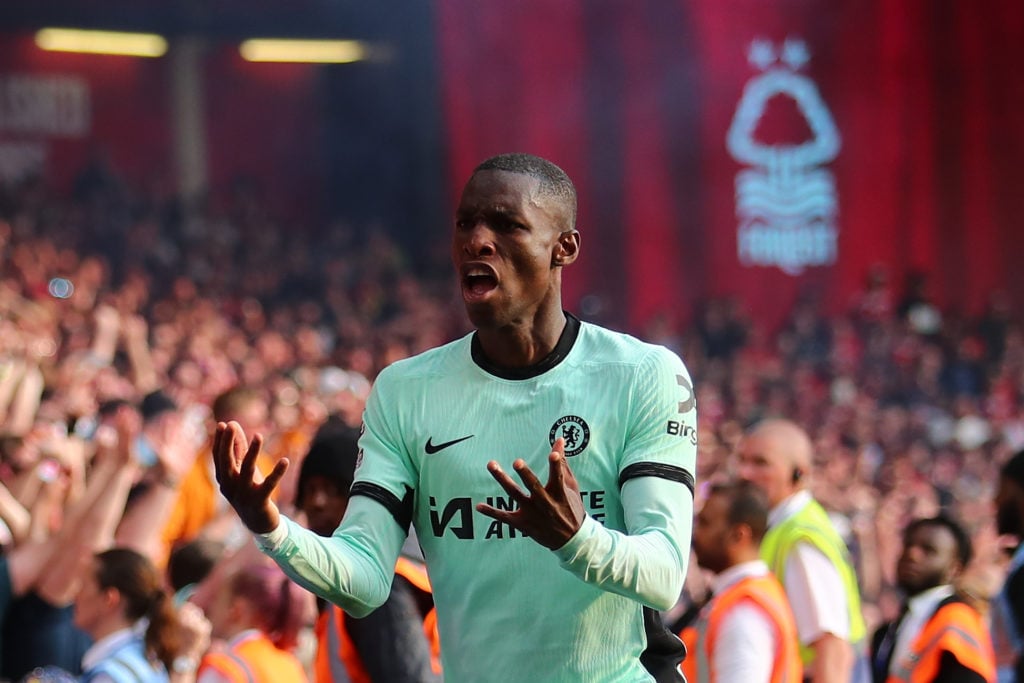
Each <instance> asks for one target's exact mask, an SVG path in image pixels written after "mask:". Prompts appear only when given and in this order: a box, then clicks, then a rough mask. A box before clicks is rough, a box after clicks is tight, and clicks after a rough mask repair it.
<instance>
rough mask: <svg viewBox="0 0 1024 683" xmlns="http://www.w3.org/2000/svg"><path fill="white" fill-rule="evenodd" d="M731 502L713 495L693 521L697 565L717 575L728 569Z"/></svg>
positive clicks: (694, 550)
mask: <svg viewBox="0 0 1024 683" xmlns="http://www.w3.org/2000/svg"><path fill="white" fill-rule="evenodd" d="M728 535H729V501H728V500H727V499H726V497H725V496H722V495H716V494H712V495H711V496H709V497H708V499H707V500H706V501H704V505H703V506H701V509H700V512H698V513H697V516H696V517H695V518H694V520H693V552H694V554H695V555H696V556H697V563H698V564H699V565H700V566H702V567H704V568H705V569H708V570H710V571H713V572H715V573H718V572H721V571H722V570H724V569H727V568H728V558H727V557H726V554H725V548H726V544H727V543H728Z"/></svg>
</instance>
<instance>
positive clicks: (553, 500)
mask: <svg viewBox="0 0 1024 683" xmlns="http://www.w3.org/2000/svg"><path fill="white" fill-rule="evenodd" d="M512 469H514V470H515V471H516V474H518V475H519V478H520V479H521V480H522V482H523V485H524V486H526V491H523V490H522V489H521V488H519V486H518V485H517V484H516V483H515V482H514V481H512V478H511V477H510V476H509V475H508V474H506V473H505V471H504V470H502V469H501V466H500V465H499V464H498V463H497V462H495V461H494V460H491V461H490V462H489V463H487V470H488V471H489V472H490V473H491V476H492V477H494V479H495V480H496V481H497V482H498V483H499V484H501V488H503V489H505V493H507V494H508V495H509V496H511V497H512V500H514V501H515V502H516V505H517V509H515V510H499V509H497V508H494V507H491V506H490V505H487V504H486V503H478V504H477V506H476V509H477V511H478V512H480V513H482V514H485V515H487V516H488V517H493V518H494V519H496V520H498V521H499V522H504V523H505V524H508V525H510V526H512V527H513V528H515V529H518V530H519V531H522V532H523V533H525V534H526V535H528V536H530V537H531V538H533V540H535V541H537V542H538V543H540V544H541V545H543V546H545V547H547V548H551V549H552V550H556V549H558V548H561V547H562V546H563V545H565V543H566V542H567V541H568V540H569V539H570V538H572V537H573V535H574V534H575V533H576V532H577V531H579V529H580V526H581V525H582V524H583V519H584V517H586V514H587V513H586V511H585V510H584V509H583V499H582V498H581V497H580V486H579V483H577V481H576V476H575V475H573V473H572V470H571V469H569V463H568V462H566V459H565V441H564V440H563V439H557V440H556V441H555V445H554V447H553V448H552V450H551V454H550V455H548V483H547V485H543V484H541V483H540V479H538V478H537V475H536V474H534V473H533V471H532V470H531V469H530V468H529V467H527V466H526V462H525V461H524V460H523V459H522V458H519V459H517V460H516V461H515V462H513V463H512Z"/></svg>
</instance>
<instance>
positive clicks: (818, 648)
mask: <svg viewBox="0 0 1024 683" xmlns="http://www.w3.org/2000/svg"><path fill="white" fill-rule="evenodd" d="M812 452H813V446H812V444H811V440H810V438H809V437H808V436H807V433H806V432H805V431H804V430H803V429H802V428H800V427H799V426H797V425H796V424H794V423H792V422H790V421H788V420H778V419H773V420H765V421H763V422H761V423H759V424H757V425H755V427H754V428H753V429H752V430H750V431H749V432H748V433H747V434H746V435H745V437H744V438H743V440H742V441H741V442H740V446H739V450H738V459H739V462H738V464H739V475H740V477H741V478H742V479H743V480H745V481H749V482H750V483H752V484H754V485H756V486H757V487H758V488H760V489H761V490H762V491H764V492H765V494H766V495H767V497H768V501H769V504H770V505H771V506H772V507H771V512H770V513H769V514H768V528H769V530H768V532H767V533H766V535H765V538H764V539H763V541H762V543H761V557H762V558H763V559H764V560H765V562H766V563H767V564H768V567H769V568H770V569H771V570H772V572H773V573H774V574H775V575H776V576H777V577H778V578H779V580H780V581H781V582H782V585H783V586H784V587H785V589H786V596H787V597H788V598H789V604H790V606H791V607H792V609H793V616H794V617H795V619H796V626H797V635H798V637H799V639H800V644H801V659H802V661H803V664H804V672H805V679H806V680H810V681H813V682H814V683H849V682H850V681H851V680H854V668H855V665H856V663H857V655H858V654H859V653H861V652H863V649H864V648H863V641H864V636H865V634H866V633H865V626H864V618H863V615H862V614H861V609H860V594H859V592H858V588H857V577H856V574H855V572H854V569H853V565H852V563H851V562H850V558H849V554H848V550H847V548H846V544H845V543H844V542H843V540H842V538H841V537H840V536H839V534H838V532H836V530H835V528H834V527H833V526H832V524H831V522H830V520H829V518H828V515H827V514H826V513H825V511H824V509H823V508H822V507H821V505H820V504H818V502H817V501H815V500H814V499H813V498H812V497H811V494H810V492H809V491H808V490H807V480H808V478H809V474H810V470H811V461H812ZM864 668H865V669H866V667H864ZM864 677H865V678H866V672H865V676H864Z"/></svg>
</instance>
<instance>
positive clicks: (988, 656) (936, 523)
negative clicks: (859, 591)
mask: <svg viewBox="0 0 1024 683" xmlns="http://www.w3.org/2000/svg"><path fill="white" fill-rule="evenodd" d="M971 553H972V550H971V540H970V537H969V536H968V535H967V532H966V531H964V529H963V528H962V527H961V526H960V525H959V524H957V523H956V522H954V521H953V520H952V519H950V518H948V517H945V516H942V515H940V516H938V517H931V518H928V519H918V520H915V521H913V522H911V523H910V524H909V525H908V526H907V529H906V531H905V532H904V535H903V552H902V554H901V555H900V559H899V562H898V564H897V565H896V578H897V583H898V584H899V586H900V588H902V589H903V591H904V592H905V593H906V595H907V601H906V603H905V605H904V609H903V611H902V613H901V615H900V617H899V618H898V619H896V620H894V621H892V622H888V623H885V624H883V625H882V626H881V627H879V629H878V630H877V631H876V632H875V636H874V637H873V638H872V642H871V655H872V673H873V678H874V681H875V683H954V682H955V683H994V682H995V680H996V659H995V653H994V651H993V649H992V640H991V637H990V636H989V631H988V627H987V626H986V624H985V621H984V619H983V617H982V615H981V613H979V612H978V610H977V609H975V607H974V606H973V605H971V604H970V603H969V602H967V601H966V600H964V599H963V598H962V597H961V596H959V595H958V594H957V592H956V589H955V587H954V585H953V584H954V582H955V580H956V579H957V578H958V577H959V576H960V574H961V572H962V571H963V568H964V567H965V566H967V564H968V563H969V562H970V559H971Z"/></svg>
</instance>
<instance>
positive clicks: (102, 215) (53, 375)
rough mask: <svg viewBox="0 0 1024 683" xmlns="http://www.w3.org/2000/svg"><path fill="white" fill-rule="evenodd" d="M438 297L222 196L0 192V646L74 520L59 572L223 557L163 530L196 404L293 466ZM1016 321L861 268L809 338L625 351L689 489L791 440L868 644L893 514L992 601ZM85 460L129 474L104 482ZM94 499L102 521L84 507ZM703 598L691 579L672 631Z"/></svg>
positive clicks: (338, 237)
mask: <svg viewBox="0 0 1024 683" xmlns="http://www.w3.org/2000/svg"><path fill="white" fill-rule="evenodd" d="M453 295H454V287H453V286H451V283H450V282H449V281H448V280H447V279H432V278H428V277H425V276H422V275H417V274H415V272H414V269H413V268H411V267H410V265H409V263H408V261H407V259H406V256H405V255H404V254H403V253H402V250H401V248H400V247H399V246H398V245H397V244H396V242H395V241H394V240H393V239H391V238H390V237H389V236H388V235H387V234H386V233H384V232H382V231H380V230H370V231H361V230H356V229H354V228H353V227H352V226H348V225H344V224H341V223H338V224H334V225H331V226H328V227H326V228H325V229H323V230H319V231H312V230H309V229H305V228H304V227H303V226H295V225H288V224H282V223H280V222H278V221H277V220H276V219H275V218H274V217H271V216H269V215H267V213H266V212H265V211H263V210H262V209H261V206H260V203H259V201H258V197H255V196H253V195H251V194H247V193H245V192H238V193H235V194H233V195H232V196H230V197H229V198H228V199H227V200H225V201H223V202H219V203H218V202H214V201H203V202H194V203H192V204H183V203H180V202H171V201H168V202H162V201H158V200H156V199H154V198H152V197H140V196H136V195H133V194H132V193H131V192H129V191H128V190H126V189H125V187H124V186H123V185H122V184H120V183H119V182H117V181H116V180H115V179H114V178H113V177H109V176H103V175H95V174H94V175H90V176H88V177H85V176H83V179H82V182H80V183H79V185H78V186H77V187H76V189H75V192H74V193H72V194H71V195H69V196H58V195H55V194H54V193H53V192H52V191H51V190H50V189H48V188H47V187H46V186H45V185H44V184H43V183H40V182H26V183H22V184H19V185H17V186H11V187H7V188H5V189H3V190H0V458H2V460H0V520H2V523H0V536H2V537H0V543H2V544H3V546H4V548H5V556H7V557H8V558H10V566H9V567H8V569H9V571H10V574H11V576H10V588H9V589H8V590H7V591H6V594H4V593H0V612H5V613H6V617H7V621H8V626H9V625H10V624H9V622H10V621H11V619H12V618H13V617H12V616H11V611H12V610H17V605H18V603H19V601H22V602H23V601H25V600H29V599H32V600H37V601H39V600H42V601H44V602H46V601H48V604H50V605H51V606H52V607H53V608H54V609H65V608H67V606H68V605H70V604H71V603H72V602H73V601H74V591H72V590H67V586H69V585H72V583H73V582H68V581H63V582H62V584H61V586H62V590H56V589H55V588H54V587H53V586H49V585H48V581H47V576H48V574H50V573H52V572H53V571H55V569H54V567H59V566H61V563H60V562H59V561H58V560H59V558H61V557H62V556H65V557H66V556H67V555H68V554H69V553H70V552H71V550H69V548H68V546H67V544H66V541H67V538H68V536H69V535H70V533H71V532H69V531H68V528H69V525H72V524H73V522H74V520H75V518H76V515H78V516H80V515H81V514H82V512H81V511H82V510H93V511H94V512H95V514H96V515H97V518H102V519H104V520H107V521H105V522H104V525H100V527H98V528H97V529H96V530H95V534H93V536H94V537H90V538H88V539H86V538H79V540H80V541H82V543H83V544H85V545H82V547H81V548H80V549H79V550H80V551H81V552H85V551H86V550H88V551H89V552H98V551H100V550H104V549H106V548H107V547H110V545H112V544H114V543H116V544H117V545H121V546H127V547H132V548H134V549H135V550H137V551H139V552H140V553H142V554H144V555H145V556H146V557H147V558H149V560H150V561H151V562H153V564H154V565H155V566H157V567H158V568H161V569H162V568H164V567H166V566H167V563H168V558H169V557H170V556H171V552H172V551H174V550H176V549H179V548H181V547H183V546H185V547H188V545H187V544H189V543H190V542H193V541H195V540H196V539H197V538H202V539H203V540H204V541H210V542H212V543H214V544H215V545H214V546H212V547H214V548H216V549H217V550H216V551H217V552H224V553H233V552H241V551H238V548H241V547H243V546H244V545H245V544H244V541H245V539H246V538H247V536H246V535H245V534H244V533H243V531H242V530H241V529H240V528H239V527H238V525H237V523H236V522H234V519H233V517H231V516H230V515H227V516H224V517H223V518H211V520H209V524H207V525H204V526H203V527H202V528H198V529H196V528H192V529H187V530H181V529H179V532H178V534H177V535H175V534H170V535H169V534H168V533H167V531H166V530H167V529H168V524H169V523H170V520H171V519H172V518H173V515H174V509H175V505H176V503H177V502H178V501H177V500H176V497H180V496H181V495H182V493H181V491H182V485H183V482H184V481H185V480H186V479H187V477H188V476H189V473H190V472H192V471H193V470H197V471H198V470H203V469H206V470H208V463H207V462H206V460H207V458H206V457H205V456H206V454H208V445H207V444H208V439H209V436H210V434H211V433H212V429H213V424H214V410H213V406H214V404H215V401H216V400H217V398H218V397H221V396H223V395H225V393H226V392H229V390H232V389H233V388H235V387H238V386H243V387H246V388H247V391H249V392H254V393H255V396H256V397H257V398H258V399H259V403H261V404H262V405H263V406H265V407H266V411H265V414H264V415H261V416H260V418H259V419H258V422H261V424H257V425H256V426H257V427H258V428H259V431H262V432H264V433H265V434H266V436H267V448H266V451H267V453H268V454H270V456H271V457H272V458H280V457H285V456H287V457H289V458H290V459H291V460H292V461H293V463H295V462H296V461H298V460H300V459H301V457H302V456H303V454H304V453H305V451H306V450H307V448H308V446H309V444H310V440H311V438H312V437H313V435H314V434H315V432H316V430H317V429H318V428H319V427H320V425H321V424H322V423H323V422H324V420H325V419H326V418H327V417H328V415H334V416H336V419H338V420H341V421H342V422H345V423H348V424H349V425H351V426H357V425H358V423H359V421H360V414H361V410H362V406H363V401H364V400H365V398H366V395H367V392H368V390H369V387H370V384H371V383H372V381H373V379H374V377H375V375H376V373H377V372H378V371H379V370H380V369H381V368H382V367H384V366H386V365H387V364H389V363H391V362H393V361H395V360H397V359H400V358H403V357H406V356H408V355H411V354H414V353H417V352H419V351H422V350H425V349H427V348H430V347H433V346H435V345H438V344H440V343H442V342H444V341H447V340H449V339H452V338H454V337H455V336H457V335H459V334H462V333H463V332H464V331H466V330H467V329H468V327H467V323H466V322H465V321H464V319H463V316H462V313H461V309H460V307H458V305H457V304H455V303H454V298H453ZM1015 315H1016V311H1013V310H1012V307H1011V305H1010V302H1009V301H1008V300H1007V298H1006V297H1005V296H1003V295H1000V294H999V293H998V292H994V293H993V295H992V299H991V304H990V306H989V307H988V309H987V310H986V311H985V312H984V314H983V315H982V316H980V317H978V318H969V317H957V316H954V315H952V314H951V313H950V312H948V311H943V310H940V308H939V307H938V306H936V305H934V304H933V303H932V302H931V301H930V300H929V299H928V296H927V288H926V280H924V279H923V278H922V279H917V280H915V281H913V282H912V283H910V284H908V285H907V286H903V287H899V288H896V287H893V286H891V283H889V282H888V281H887V279H886V278H885V276H884V271H881V270H880V271H878V272H875V273H872V274H871V276H870V277H869V278H868V280H867V283H866V285H865V288H864V291H863V292H862V294H861V295H860V296H859V297H858V298H857V300H856V301H853V302H851V305H850V307H849V309H848V311H846V312H845V313H843V314H840V315H825V314H824V313H823V312H822V311H821V310H820V308H819V307H818V305H817V302H816V301H814V300H813V299H810V298H808V299H806V300H801V301H800V302H798V303H797V305H796V306H795V307H794V309H793V311H792V313H791V315H790V316H789V319H788V320H787V321H786V323H785V325H784V326H783V327H782V328H781V329H780V330H778V331H773V330H767V329H764V328H763V327H761V326H759V325H758V324H756V323H755V322H754V321H753V320H752V319H751V318H750V317H749V316H748V315H747V314H746V313H745V312H744V311H743V309H742V307H741V305H740V304H739V303H738V302H736V301H731V300H715V301H709V302H707V304H706V306H705V307H704V308H703V310H702V312H701V313H700V314H699V316H697V319H696V320H694V321H693V322H692V324H690V325H689V326H687V327H686V328H685V329H672V328H671V325H669V326H665V325H661V326H659V328H658V329H657V330H656V331H655V330H646V331H645V330H636V331H633V332H635V333H637V334H638V335H639V336H642V337H647V338H648V340H649V341H655V342H660V343H664V344H666V345H668V346H670V347H672V348H673V349H674V350H675V351H677V352H678V353H679V354H680V355H681V356H682V357H683V358H684V359H685V361H686V363H687V365H688V367H689V370H690V372H691V374H692V376H693V378H694V380H695V385H696V387H697V401H698V405H699V406H700V423H699V435H698V438H699V458H698V468H699V471H698V477H697V479H698V482H710V481H713V480H715V479H716V478H720V477H723V476H725V475H726V474H728V473H729V472H730V471H731V470H732V468H733V467H734V463H733V458H732V454H733V451H734V447H735V445H736V443H737V441H738V439H739V438H740V436H741V435H742V433H743V430H744V429H745V428H746V427H747V426H749V425H750V424H751V423H753V422H755V421H756V420H758V419H760V418H764V417H771V416H785V417H788V418H791V419H793V420H795V421H797V422H798V423H800V424H801V425H802V426H804V427H806V428H807V430H808V431H809V432H810V433H811V434H812V436H813V438H814V440H815V457H816V462H815V467H814V473H815V475H814V479H813V481H812V490H813V493H814V496H815V498H816V499H817V500H819V501H821V502H822V504H823V505H825V506H826V507H827V508H828V509H829V512H830V513H831V514H832V515H833V517H834V521H835V522H836V525H837V527H838V528H839V529H840V531H841V532H842V533H843V535H844V537H845V538H846V540H847V542H848V544H849V546H850V548H851V550H852V553H853V556H854V558H855V560H856V563H857V570H858V574H859V579H860V583H861V590H862V595H863V602H864V610H865V616H866V619H867V621H868V623H869V627H870V625H872V624H877V623H879V622H880V621H881V620H882V619H883V618H886V617H891V616H892V614H893V612H894V610H895V608H896V605H897V600H898V597H897V596H896V593H895V588H894V586H895V577H894V576H893V574H894V567H895V565H896V557H897V556H898V554H899V552H900V543H901V536H900V530H901V529H902V528H903V526H904V525H905V523H906V522H907V521H909V520H910V519H912V518H915V517H922V516H929V515H932V514H934V513H936V512H938V511H940V510H942V511H945V512H948V513H949V514H951V515H953V516H954V517H956V518H957V519H959V520H961V521H963V522H964V523H965V524H966V526H967V527H968V529H969V530H970V532H971V534H972V536H973V537H974V540H975V544H976V547H977V548H978V553H977V554H978V559H977V560H976V561H975V564H974V567H973V568H972V571H971V572H969V574H968V578H967V579H966V580H965V589H966V590H968V592H970V593H971V594H972V595H976V596H977V597H978V599H979V601H982V602H983V601H984V600H985V599H986V598H987V597H989V596H991V595H992V594H993V593H994V592H995V590H996V589H997V588H998V585H999V582H1000V580H1001V577H1002V574H1001V571H1002V566H1003V563H1004V561H1005V554H1004V553H1003V552H1002V550H1003V544H1002V543H1001V540H1000V539H999V538H997V537H996V534H995V531H994V525H993V523H992V519H993V516H992V510H991V498H992V492H993V488H994V486H995V484H996V481H997V475H998V471H999V466H1000V465H1001V463H1003V462H1004V461H1005V460H1006V459H1007V458H1008V457H1009V455H1010V454H1012V453H1013V452H1015V451H1017V450H1019V449H1021V448H1022V447H1024V402H1022V397H1021V386H1022V384H1024V382H1022V380H1024V329H1022V328H1021V326H1020V324H1019V320H1018V319H1017V318H1016V317H1015ZM106 463H120V465H121V466H122V467H123V469H125V470H126V471H128V470H130V473H129V474H128V475H124V476H123V478H124V479H125V481H124V482H123V485H121V484H119V485H116V486H115V485H114V484H112V483H110V482H113V481H114V479H113V478H111V477H114V475H113V474H111V473H110V472H107V471H106V470H107V469H109V468H110V467H111V466H107V465H106ZM298 471H299V468H298V467H292V468H291V469H290V473H292V474H293V475H294V474H296V473H297V472H298ZM101 477H103V478H105V479H103V480H102V481H99V479H100V478H101ZM97 482H99V483H97ZM101 485H102V486H103V490H105V491H107V492H108V493H110V496H107V497H106V499H104V498H103V497H102V496H101V497H99V498H97V496H96V494H95V490H96V489H97V488H99V487H100V486H101ZM294 487H295V481H294V476H293V477H292V478H291V480H286V481H285V482H283V485H282V488H281V490H280V493H279V503H280V504H282V505H283V506H284V507H285V509H288V510H290V511H291V512H295V510H294V508H293V507H291V506H292V505H293V503H294V501H293V497H294ZM122 489H123V497H122V498H121V499H119V500H116V499H115V501H114V502H113V503H112V502H111V501H110V497H111V496H114V497H115V498H116V496H120V495H121V493H120V491H121V490H122ZM103 502H105V503H106V504H107V505H108V506H112V507H113V508H116V509H115V510H114V511H113V512H110V511H107V512H104V511H103V510H97V508H98V506H99V505H101V503H103ZM220 507H221V511H223V506H220ZM122 510H123V511H124V512H123V513H122ZM103 514H106V517H102V515H103ZM101 532H102V533H101ZM79 536H81V535H79ZM86 541H88V543H86ZM19 548H21V549H37V550H36V551H34V552H33V553H31V554H30V553H27V552H26V553H25V554H26V555H28V556H29V557H31V558H33V561H32V562H21V563H15V562H14V558H15V555H14V553H15V551H17V550H18V549H19ZM37 557H38V558H42V559H34V558H37ZM253 561H255V560H253ZM79 562H80V561H79ZM64 564H67V562H64ZM691 565H692V566H693V567H696V563H691ZM62 571H70V570H69V569H67V568H66V567H65V568H63V569H62ZM49 583H52V580H51V581H50V582H49ZM702 586H703V583H702V580H701V576H700V574H699V572H698V570H696V569H694V571H693V576H691V578H690V579H689V580H688V581H687V588H686V592H687V595H684V597H683V598H682V599H681V603H680V609H683V608H685V606H686V604H687V601H688V600H690V599H697V597H698V596H699V594H700V592H701V590H702ZM36 611H37V612H38V609H37V610H36ZM19 619H20V620H19V623H18V629H25V628H29V627H30V624H29V622H27V621H24V620H21V617H19ZM10 631H11V629H9V628H5V629H4V635H3V637H2V639H0V649H2V650H3V654H4V658H3V660H2V665H0V678H7V679H10V680H18V679H19V678H21V677H22V676H23V675H24V674H25V673H26V672H27V670H28V669H27V667H31V666H37V665H42V664H57V663H61V664H63V663H64V662H54V661H37V662H28V661H25V659H26V657H25V656H19V655H18V653H9V652H8V650H10V649H11V648H12V647H13V646H12V643H14V642H15V641H17V642H18V643H23V641H24V638H20V637H19V638H17V639H14V638H12V637H11V636H9V635H8V634H9V632H10ZM214 635H215V636H216V635H217V634H216V633H215V634H214ZM19 648H20V649H21V653H22V654H23V653H24V652H27V651H28V650H27V649H25V646H24V645H23V644H21V645H19ZM14 663H16V664H17V666H14Z"/></svg>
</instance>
